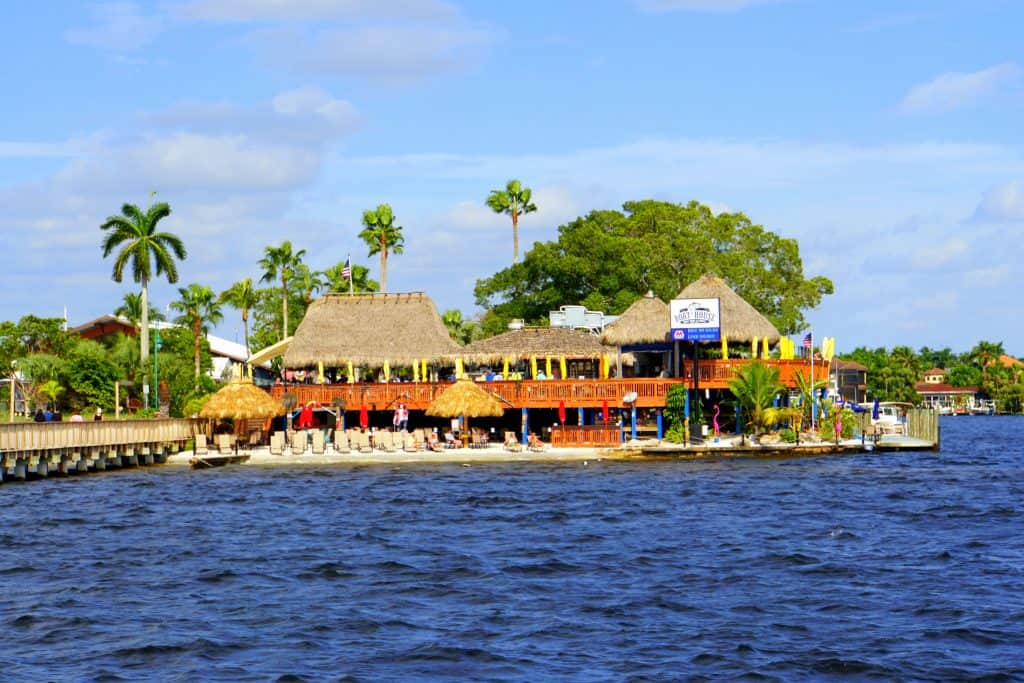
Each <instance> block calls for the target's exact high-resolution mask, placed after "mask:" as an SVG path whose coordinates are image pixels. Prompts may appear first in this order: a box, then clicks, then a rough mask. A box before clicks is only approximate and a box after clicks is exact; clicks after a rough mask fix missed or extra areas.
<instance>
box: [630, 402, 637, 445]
mask: <svg viewBox="0 0 1024 683" xmlns="http://www.w3.org/2000/svg"><path fill="white" fill-rule="evenodd" d="M629 413H630V423H631V425H630V426H631V427H632V430H631V433H632V436H633V441H636V401H634V402H633V405H632V407H631V408H630V411H629Z"/></svg>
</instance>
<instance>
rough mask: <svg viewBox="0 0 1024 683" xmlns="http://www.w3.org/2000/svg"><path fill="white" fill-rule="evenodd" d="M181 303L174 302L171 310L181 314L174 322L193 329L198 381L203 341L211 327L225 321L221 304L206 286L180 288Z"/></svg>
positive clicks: (194, 357)
mask: <svg viewBox="0 0 1024 683" xmlns="http://www.w3.org/2000/svg"><path fill="white" fill-rule="evenodd" d="M178 294H179V295H181V299H180V300H179V301H172V302H171V308H173V309H174V310H176V311H178V312H179V313H181V315H179V316H178V317H177V318H175V319H174V322H175V323H176V324H178V325H184V326H186V327H189V328H191V330H192V339H193V341H194V347H193V349H194V351H193V360H194V362H195V372H196V379H199V358H200V351H201V350H202V343H201V342H202V339H203V336H204V335H205V334H206V332H207V330H208V329H209V326H210V325H216V324H217V323H219V322H220V321H221V320H223V319H224V314H223V313H222V312H221V308H220V304H219V303H218V302H217V297H216V295H215V294H214V293H213V290H212V289H210V288H209V287H207V286H206V285H197V284H195V283H192V284H190V285H189V286H188V287H179V288H178Z"/></svg>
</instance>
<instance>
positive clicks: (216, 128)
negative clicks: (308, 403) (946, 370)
mask: <svg viewBox="0 0 1024 683" xmlns="http://www.w3.org/2000/svg"><path fill="white" fill-rule="evenodd" d="M1020 26H1024V4H1021V3H1018V2H1015V1H1012V0H973V1H972V2H963V1H961V2H943V1H940V0H929V1H924V0H922V1H920V2H913V1H910V2H895V1H882V0H878V1H871V0H864V1H860V2H842V3H840V2H832V1H827V0H594V1H593V2H583V1H579V2H546V1H545V2H531V1H528V0H523V1H520V2H518V3H515V5H514V6H513V5H512V4H510V3H498V2H490V1H488V2H484V1H482V0H480V1H476V2H454V1H450V0H391V1H387V0H167V1H158V2H106V3H104V2H98V3H88V2H71V1H70V0H64V1H55V2H50V3H13V4H12V5H11V7H8V8H6V10H5V21H4V22H3V25H2V26H0V53H2V58H3V62H4V64H5V70H4V71H5V78H4V85H5V87H4V88H3V95H0V98H2V99H0V105H2V106H0V112H2V113H0V120H2V121H3V126H2V127H0V217H2V221H0V230H2V232H3V234H4V236H5V241H6V243H7V244H8V245H9V246H8V248H9V249H11V250H12V252H13V254H11V257H10V258H9V259H8V267H7V268H5V269H4V270H3V271H2V273H0V286H2V287H3V290H4V291H5V292H6V293H7V296H5V297H4V298H3V300H2V302H0V318H3V319H17V318H19V317H20V316H22V315H24V314H27V313H35V314H38V315H61V314H62V312H63V310H64V307H65V306H67V308H68V315H69V319H70V322H71V324H76V323H79V322H83V321H85V320H88V319H91V318H93V317H95V316H97V315H100V314H102V313H105V312H109V311H110V310H112V309H113V308H114V307H116V305H117V304H118V303H119V301H120V299H121V297H122V295H123V294H124V293H125V292H127V291H130V290H131V289H132V287H133V285H131V284H130V283H127V282H126V283H123V284H120V285H119V284H116V283H114V282H112V281H111V279H110V269H111V265H112V264H111V262H110V261H109V260H108V261H104V260H102V259H101V255H100V250H99V242H100V236H101V233H100V230H99V228H98V226H99V224H100V223H101V222H102V221H103V219H104V218H105V217H106V216H108V215H110V214H112V213H115V212H117V211H118V209H119V207H120V205H121V203H122V202H124V201H130V202H134V203H139V204H145V203H146V202H148V201H149V193H150V191H152V190H156V191H157V192H158V197H159V198H160V199H163V200H165V201H168V202H170V204H171V206H172V207H173V209H174V214H173V215H172V217H171V218H170V219H168V220H167V221H166V227H167V229H168V230H170V231H172V232H175V233H177V234H179V235H181V236H182V237H183V238H184V239H185V241H186V245H187V247H188V249H189V251H190V256H189V258H188V260H187V261H186V262H184V263H183V264H182V266H181V282H180V283H179V284H180V285H186V284H188V283H190V282H200V283H203V284H208V285H210V286H212V287H214V288H215V289H218V290H219V289H222V288H225V287H227V286H228V285H229V284H230V283H231V282H233V281H235V280H238V279H240V278H242V277H246V276H254V277H258V275H259V273H258V271H257V267H256V262H257V261H258V259H259V257H260V255H261V253H262V250H263V247H264V246H265V245H268V244H277V243H278V242H280V240H282V239H285V238H287V239H291V240H292V242H293V243H294V244H295V245H296V246H297V247H304V248H306V249H307V250H308V252H309V256H308V258H307V261H308V262H309V264H310V265H311V266H313V267H316V268H324V267H327V266H329V265H332V264H333V263H336V262H338V261H340V260H344V258H345V257H346V255H347V254H349V253H351V254H352V256H353V257H354V259H355V260H356V261H357V262H360V263H364V264H369V265H371V266H372V269H373V272H374V274H376V258H374V259H372V260H371V259H368V258H367V256H366V250H365V246H364V245H362V243H361V242H360V241H359V240H358V238H357V237H356V235H357V233H358V232H359V229H360V226H359V220H360V216H361V214H362V210H363V209H366V208H370V207H373V206H375V205H376V204H378V203H380V202H385V201H386V202H389V203H390V204H391V205H392V206H393V207H394V209H395V212H396V214H397V216H398V222H399V223H400V224H401V225H403V226H404V228H405V234H406V240H407V249H406V253H405V254H404V255H401V256H397V257H395V258H394V259H393V260H392V261H391V262H390V263H389V269H388V284H389V289H391V290H392V291H406V290H424V291H426V292H428V293H429V294H430V295H431V296H432V297H433V298H434V299H435V301H436V302H437V304H438V307H439V308H441V309H444V308H453V307H457V308H461V309H462V310H463V311H464V312H465V313H467V314H472V313H473V312H474V306H473V297H472V287H473V284H474V282H475V281H476V280H477V279H478V278H480V277H486V276H489V275H491V274H492V273H494V272H496V271H497V270H498V269H500V268H502V267H504V266H505V265H507V264H508V263H509V261H510V259H511V253H510V252H511V234H510V233H511V229H510V227H509V224H508V222H507V220H505V219H504V218H502V217H499V216H495V215H493V214H491V213H490V211H489V210H488V209H486V207H484V205H483V200H484V198H485V197H486V195H487V193H488V191H489V190H491V189H493V188H496V187H500V186H502V185H503V184H504V182H505V181H506V180H507V179H508V178H512V177H517V178H520V179H521V180H523V181H524V182H525V183H526V184H527V185H529V186H531V187H533V188H534V192H535V197H536V202H537V204H538V206H539V207H540V208H539V210H538V211H537V213H535V214H531V215H529V216H528V217H526V218H524V220H523V221H522V222H521V224H520V231H521V239H522V241H523V243H524V245H529V244H532V243H533V242H534V241H538V240H547V239H552V238H553V237H554V236H555V235H556V231H557V227H558V226H559V225H560V224H562V223H565V222H566V221H568V220H571V219H572V218H574V217H575V216H577V215H581V214H583V213H586V212H587V211H590V210H591V209H597V208H617V207H619V206H621V204H622V202H624V201H627V200H630V199H642V198H648V197H653V198H658V199H666V200H672V201H680V202H685V201H688V200H690V199H697V200H700V201H702V202H704V203H706V204H708V205H709V206H711V207H712V208H714V209H716V210H733V211H743V212H744V213H746V214H747V215H748V216H750V217H751V219H753V220H754V221H755V222H757V223H760V224H762V225H764V226H765V227H766V228H768V229H770V230H772V231H774V232H777V233H779V234H781V235H784V236H787V237H794V238H796V239H797V240H799V243H800V247H801V254H802V256H803V259H804V268H805V273H806V274H807V275H808V276H811V275H825V276H827V277H830V278H832V280H833V281H834V282H835V285H836V294H835V295H834V296H831V297H828V298H827V299H826V301H825V302H824V303H823V304H822V305H821V306H820V307H819V308H818V309H816V310H814V311H811V312H810V314H809V316H808V318H809V320H810V321H811V323H812V325H813V328H814V330H815V333H816V334H817V335H818V336H821V335H831V336H835V337H836V338H837V339H838V342H837V346H838V349H839V350H840V351H842V350H849V349H852V348H853V347H854V346H857V345H869V346H876V345H886V346H892V345H894V344H909V345H911V346H914V347H919V346H922V345H928V346H933V347H935V346H947V345H948V346H951V347H953V348H954V349H956V350H966V349H968V348H970V346H972V345H973V344H974V343H975V342H976V341H977V340H979V339H991V340H1001V341H1003V342H1004V343H1005V344H1006V348H1007V350H1008V351H1009V352H1011V353H1014V354H1016V355H1024V343H1022V341H1021V338H1022V336H1024V316H1022V305H1021V303H1020V294H1019V293H1020V291H1021V290H1020V289H1019V287H1020V285H1019V283H1020V282H1021V281H1022V280H1024V266H1022V265H1021V264H1022V261H1024V259H1022V258H1021V256H1022V252H1024V247H1022V241H1021V236H1022V228H1024V140H1022V137H1021V136H1022V133H1021V131H1022V129H1021V127H1020V125H1019V122H1020V121H1021V120H1022V114H1024V47H1022V46H1021V43H1020V40H1019V27H1020ZM152 296H153V297H154V302H155V304H156V305H158V306H163V305H166V303H167V302H169V301H170V300H172V299H173V298H175V297H176V289H175V288H174V287H172V286H170V285H168V284H166V283H162V284H157V285H154V287H153V290H152ZM565 303H567V304H571V303H577V302H572V301H567V302H565ZM238 328H240V323H236V322H235V315H234V313H233V312H231V311H229V312H228V315H227V322H225V323H224V324H223V325H222V326H221V328H220V330H219V332H220V333H221V334H223V335H224V336H227V337H229V338H235V337H236V336H240V333H241V332H240V329H238Z"/></svg>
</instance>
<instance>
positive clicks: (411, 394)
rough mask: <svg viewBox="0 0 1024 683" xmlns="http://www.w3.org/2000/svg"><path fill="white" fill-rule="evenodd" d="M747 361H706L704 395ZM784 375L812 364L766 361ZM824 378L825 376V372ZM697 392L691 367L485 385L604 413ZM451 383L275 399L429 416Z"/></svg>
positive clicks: (791, 377) (276, 390) (534, 401)
mask: <svg viewBox="0 0 1024 683" xmlns="http://www.w3.org/2000/svg"><path fill="white" fill-rule="evenodd" d="M748 362H749V361H745V360H727V361H722V360H704V361H701V362H700V363H699V364H698V386H699V387H700V388H702V389H705V388H707V389H725V388H728V386H729V379H730V378H732V377H733V376H734V375H735V373H736V371H737V370H738V369H739V368H742V367H743V366H744V365H745V364H747V363H748ZM764 362H766V363H767V364H768V365H771V366H773V367H777V368H778V369H779V379H780V380H781V382H782V383H783V384H784V385H785V386H787V387H791V388H792V387H795V386H796V374H797V372H803V373H804V374H805V375H809V374H810V362H809V361H803V360H770V361H764ZM822 374H824V371H823V372H822ZM677 384H684V385H686V386H690V387H692V386H693V366H692V365H691V364H690V363H687V367H686V368H685V372H684V376H683V377H680V378H665V379H662V378H626V379H603V380H598V379H548V380H520V381H500V382H481V383H480V386H481V387H483V388H484V389H486V390H487V391H489V392H492V393H493V394H495V396H497V397H498V399H499V400H501V401H502V402H503V403H504V404H505V405H506V407H508V408H510V409H511V408H558V407H559V405H560V404H563V405H564V406H565V407H566V408H578V407H583V408H599V407H601V406H602V405H603V403H604V402H605V401H607V402H608V404H609V405H611V406H619V405H621V403H622V399H623V397H624V396H625V395H626V394H629V393H635V394H636V395H637V399H636V406H637V407H638V408H656V407H660V406H664V405H665V396H666V394H667V393H668V390H669V389H670V388H671V387H673V386H675V385H677ZM449 386H450V383H448V382H390V383H360V384H293V385H276V386H274V387H273V389H272V391H271V394H272V395H273V396H274V398H280V397H281V396H282V394H284V392H285V391H288V392H290V393H292V394H294V395H295V397H296V399H297V401H298V403H299V404H306V403H308V402H310V401H316V402H318V403H321V404H323V405H330V404H331V402H332V401H333V400H334V399H335V398H338V399H341V400H343V401H344V402H345V406H346V410H358V409H359V408H360V407H361V406H364V405H365V406H366V407H367V408H368V409H369V410H390V409H393V408H394V406H395V405H397V404H398V403H399V402H403V403H405V404H406V407H407V408H409V409H410V410H425V409H426V408H427V407H428V406H429V405H430V403H431V402H432V401H433V400H434V399H435V398H436V397H437V396H438V395H439V394H440V393H441V392H442V391H444V390H445V389H446V388H447V387H449Z"/></svg>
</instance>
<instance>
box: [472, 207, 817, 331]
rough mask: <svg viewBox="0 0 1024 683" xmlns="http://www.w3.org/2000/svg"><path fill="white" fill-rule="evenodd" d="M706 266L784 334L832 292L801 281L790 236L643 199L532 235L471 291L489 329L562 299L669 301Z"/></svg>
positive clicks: (614, 303) (607, 306)
mask: <svg viewBox="0 0 1024 683" xmlns="http://www.w3.org/2000/svg"><path fill="white" fill-rule="evenodd" d="M708 272H712V273H715V274H717V275H719V276H721V277H722V278H724V279H725V281H726V282H727V283H728V284H729V286H730V287H732V288H733V289H734V290H736V293H737V294H739V295H740V296H741V297H743V298H744V299H746V300H747V301H748V302H750V304H751V305H752V306H754V308H756V309H757V310H758V311H760V312H761V313H762V314H764V315H765V316H766V317H767V318H768V319H769V320H770V321H771V322H772V323H773V324H774V325H775V326H776V327H777V328H778V329H779V330H780V331H781V332H782V333H783V334H792V333H796V332H798V331H801V330H803V329H804V328H805V327H806V321H805V319H804V311H805V310H807V309H810V308H813V307H815V306H817V305H818V304H819V303H820V302H821V299H822V297H824V296H825V295H827V294H831V293H832V291H833V290H832V282H831V281H830V280H828V279H827V278H824V277H812V278H810V279H805V277H804V272H803V262H802V261H801V259H800V250H799V247H798V246H797V242H796V240H793V239H786V238H783V237H780V236H778V235H776V234H775V233H773V232H770V231H768V230H766V229H765V228H764V227H762V226H760V225H757V224H755V223H753V222H751V221H750V219H749V218H747V217H746V216H744V215H743V214H742V213H719V214H715V213H714V212H713V211H712V210H711V209H709V208H708V207H706V206H703V205H701V204H699V203H698V202H690V203H689V204H685V205H680V204H672V203H669V202H660V201H654V200H645V201H639V202H627V203H626V204H624V205H623V211H621V212H620V211H591V212H590V213H589V214H587V215H586V216H583V217H580V218H577V219H575V220H574V221H572V222H570V223H567V224H566V225H563V226H561V227H560V228H559V229H558V240H557V241H554V242H538V243H535V244H534V246H533V248H532V249H531V250H530V251H528V252H527V253H526V257H525V258H524V259H523V262H522V263H518V264H514V265H512V266H511V267H509V268H506V269H504V270H502V271H500V272H498V273H495V274H494V275H492V276H491V277H489V278H484V279H482V280H478V281H477V284H476V289H475V290H474V294H475V296H476V302H477V304H478V305H480V306H481V307H483V308H484V309H485V310H487V311H488V313H487V314H486V315H485V317H484V321H483V324H484V327H485V331H486V332H487V334H497V333H499V332H502V331H504V330H505V328H506V325H507V324H508V322H509V321H510V320H512V319H514V318H522V319H523V320H525V321H527V323H528V324H529V323H539V322H541V321H543V320H545V319H546V318H547V314H548V311H552V310H557V309H558V307H559V306H561V305H563V304H566V303H572V304H582V305H584V306H586V307H587V308H590V309H592V310H599V311H604V312H605V313H611V314H616V313H621V312H622V311H624V310H625V309H626V308H627V307H628V306H629V305H630V304H631V303H633V302H634V301H636V300H637V299H638V298H640V297H641V296H643V295H644V294H645V293H646V292H647V291H649V290H650V291H653V292H654V294H655V295H657V296H659V297H661V299H662V300H665V301H668V300H670V299H672V298H673V297H675V296H676V295H677V294H678V293H679V292H680V291H682V289H683V288H684V287H685V286H686V285H688V284H689V283H691V282H693V281H694V280H696V279H697V278H699V277H700V276H701V275H703V274H705V273H708Z"/></svg>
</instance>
